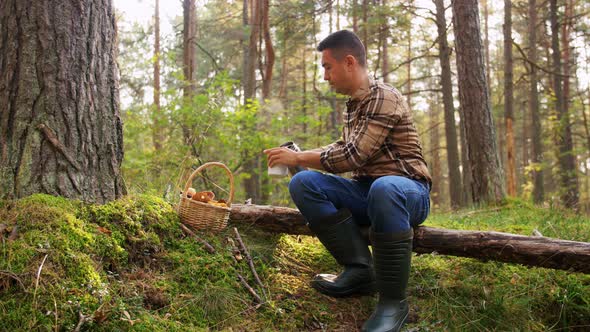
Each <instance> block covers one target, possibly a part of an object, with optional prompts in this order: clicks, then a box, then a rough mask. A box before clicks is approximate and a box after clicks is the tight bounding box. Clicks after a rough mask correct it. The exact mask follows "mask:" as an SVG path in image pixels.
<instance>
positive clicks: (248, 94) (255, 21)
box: [242, 0, 261, 202]
mask: <svg viewBox="0 0 590 332" xmlns="http://www.w3.org/2000/svg"><path fill="white" fill-rule="evenodd" d="M244 2H245V3H247V0H244ZM260 2H261V0H251V1H250V17H249V20H248V10H247V6H246V5H245V6H246V9H245V12H244V24H245V25H246V27H248V26H249V28H250V36H249V42H248V44H247V46H246V50H247V52H246V53H244V57H245V58H244V75H243V78H242V84H243V89H244V105H247V104H249V103H251V102H253V101H254V99H255V98H256V75H255V72H256V60H257V59H258V48H257V45H258V35H259V33H260V23H261V20H260V18H261V17H260ZM255 130H256V128H255V127H254V128H247V129H246V132H247V133H253V132H254V131H255ZM244 158H245V159H246V161H245V162H244V172H245V173H247V174H249V175H250V176H249V177H247V178H245V179H244V180H243V184H244V189H245V191H246V196H247V198H251V199H252V200H253V202H259V201H260V197H261V188H260V176H259V174H258V169H259V167H258V165H259V159H258V157H257V156H252V155H249V154H246V155H245V156H244Z"/></svg>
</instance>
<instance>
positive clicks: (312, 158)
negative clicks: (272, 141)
mask: <svg viewBox="0 0 590 332" xmlns="http://www.w3.org/2000/svg"><path fill="white" fill-rule="evenodd" d="M264 153H265V154H266V156H267V157H268V166H269V167H273V166H275V165H285V166H287V167H293V166H303V167H310V168H315V169H320V170H323V169H324V167H323V166H322V163H321V162H320V156H321V154H322V152H321V149H320V150H309V151H302V152H295V151H293V150H290V149H288V148H285V147H283V148H272V149H266V150H264Z"/></svg>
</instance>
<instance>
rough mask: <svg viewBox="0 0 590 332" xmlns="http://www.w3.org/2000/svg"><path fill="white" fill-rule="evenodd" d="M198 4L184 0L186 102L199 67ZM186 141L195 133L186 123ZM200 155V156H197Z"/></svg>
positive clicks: (184, 127) (183, 61) (193, 88)
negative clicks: (197, 50) (197, 39)
mask: <svg viewBox="0 0 590 332" xmlns="http://www.w3.org/2000/svg"><path fill="white" fill-rule="evenodd" d="M196 10H197V9H196V5H195V0H183V2H182V12H183V30H182V43H183V53H182V71H183V74H184V85H183V96H184V100H185V102H186V103H190V101H191V99H192V98H193V96H194V95H195V88H196V86H195V71H196V67H197V62H196V60H197V59H196V56H195V53H196V51H195V48H196V24H197V23H196V14H197V12H196ZM182 134H183V137H184V143H185V144H187V145H192V144H193V143H194V142H193V141H192V140H193V133H192V128H189V127H188V126H186V125H183V126H182ZM196 157H198V156H196Z"/></svg>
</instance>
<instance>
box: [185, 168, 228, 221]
mask: <svg viewBox="0 0 590 332" xmlns="http://www.w3.org/2000/svg"><path fill="white" fill-rule="evenodd" d="M211 166H216V167H221V168H223V169H224V170H225V171H226V173H227V175H228V177H229V183H230V190H229V199H228V201H227V206H228V207H222V206H214V205H211V204H208V203H203V202H199V201H195V200H193V199H191V198H188V197H186V194H185V193H186V192H187V191H188V188H189V187H190V185H191V183H192V181H193V179H194V177H195V176H197V174H199V173H200V172H201V171H202V170H204V169H205V168H208V167H211ZM182 193H183V194H182V196H181V198H180V203H179V204H178V214H179V215H180V221H181V222H182V223H183V224H185V225H187V226H190V227H192V228H193V229H195V230H199V229H205V230H207V231H212V232H218V231H220V230H222V229H224V228H225V227H226V226H227V221H228V219H229V213H230V212H231V208H229V207H230V206H231V202H232V200H233V199H234V176H233V174H232V173H231V171H230V169H229V168H227V166H225V165H224V164H222V163H218V162H209V163H205V164H203V165H201V166H200V167H199V168H197V169H196V170H195V171H194V172H193V173H192V174H191V176H190V177H189V178H188V180H187V181H186V185H185V186H184V191H183V192H182Z"/></svg>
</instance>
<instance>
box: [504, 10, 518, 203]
mask: <svg viewBox="0 0 590 332" xmlns="http://www.w3.org/2000/svg"><path fill="white" fill-rule="evenodd" d="M512 67H513V63H512V2H511V1H510V0H504V121H505V125H506V161H507V163H506V170H507V174H506V180H507V181H506V183H507V193H508V195H510V196H512V197H516V150H515V148H514V128H513V124H514V107H513V106H514V89H513V83H512V80H513V74H512Z"/></svg>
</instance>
